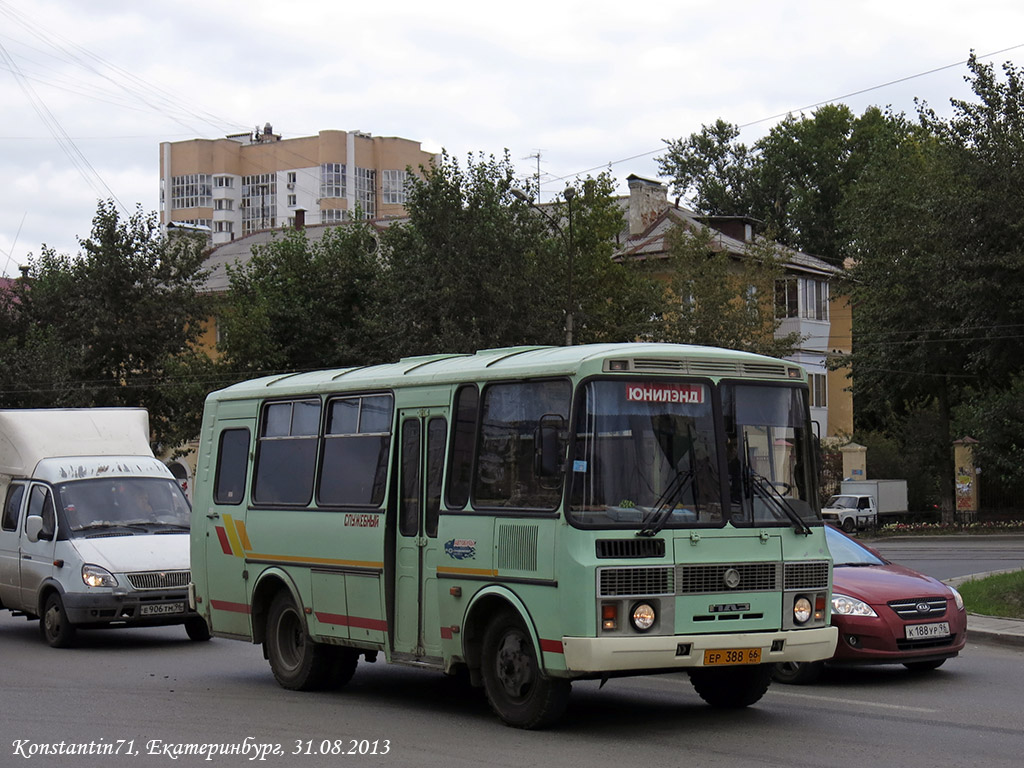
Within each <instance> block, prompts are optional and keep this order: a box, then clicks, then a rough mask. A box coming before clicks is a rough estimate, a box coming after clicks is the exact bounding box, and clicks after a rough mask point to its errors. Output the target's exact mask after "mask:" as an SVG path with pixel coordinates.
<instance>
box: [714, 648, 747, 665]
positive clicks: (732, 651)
mask: <svg viewBox="0 0 1024 768" xmlns="http://www.w3.org/2000/svg"><path fill="white" fill-rule="evenodd" d="M760 663H761V649H760V648H715V649H714V650H707V651H704V666H705V667H716V666H720V665H725V664H760Z"/></svg>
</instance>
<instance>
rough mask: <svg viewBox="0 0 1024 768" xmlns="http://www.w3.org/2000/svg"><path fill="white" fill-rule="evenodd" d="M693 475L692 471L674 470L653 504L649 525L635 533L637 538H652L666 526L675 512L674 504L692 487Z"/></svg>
mask: <svg viewBox="0 0 1024 768" xmlns="http://www.w3.org/2000/svg"><path fill="white" fill-rule="evenodd" d="M694 477H695V473H694V471H693V469H685V470H683V469H679V470H676V476H675V477H674V478H672V482H671V483H669V484H668V487H667V488H665V490H664V491H663V492H662V494H661V496H659V497H658V500H657V501H656V502H655V507H654V513H653V514H652V515H651V523H650V525H648V526H647V527H646V528H643V529H642V530H639V531H637V532H636V535H637V536H654V535H655V534H657V533H658V532H659V531H661V530H662V529H663V528H664V527H665V526H666V525H668V521H669V518H670V517H672V512H673V511H674V510H675V507H676V502H677V501H678V500H679V499H680V498H682V496H683V492H684V491H686V489H687V488H688V487H690V486H691V485H693V479H694Z"/></svg>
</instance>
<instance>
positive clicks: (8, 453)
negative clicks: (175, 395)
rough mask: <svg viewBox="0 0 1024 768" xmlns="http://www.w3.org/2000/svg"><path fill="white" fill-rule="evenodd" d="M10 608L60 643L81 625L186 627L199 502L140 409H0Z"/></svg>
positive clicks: (197, 635) (4, 565)
mask: <svg viewBox="0 0 1024 768" xmlns="http://www.w3.org/2000/svg"><path fill="white" fill-rule="evenodd" d="M0 499H2V500H3V513H2V516H0V608H6V609H8V610H10V611H11V612H12V613H13V614H14V615H16V616H19V615H20V616H26V617H27V618H29V619H36V618H39V619H41V620H40V626H39V628H40V633H41V634H42V637H43V639H44V640H46V642H48V643H49V644H50V645H51V646H53V647H55V648H59V647H66V646H69V645H71V644H72V643H73V642H74V638H75V631H76V629H78V628H99V627H110V626H153V625H167V624H184V625H185V630H186V632H187V633H188V636H189V637H190V638H192V639H193V640H208V639H209V638H210V633H209V630H208V629H207V626H206V623H205V621H204V620H203V619H202V618H201V617H200V616H198V615H196V614H195V613H194V612H193V611H190V610H189V606H188V595H187V591H188V584H189V580H190V571H189V522H190V517H191V509H190V507H189V504H188V501H187V500H186V499H185V496H184V494H182V492H181V487H180V485H179V484H178V481H177V480H176V479H175V478H174V476H173V475H172V474H171V472H170V470H169V469H168V468H167V467H166V466H164V464H163V463H161V462H160V461H158V460H157V459H156V458H155V457H154V456H153V452H152V450H151V449H150V446H149V415H148V414H147V412H146V411H145V410H143V409H141V408H82V409H39V410H0Z"/></svg>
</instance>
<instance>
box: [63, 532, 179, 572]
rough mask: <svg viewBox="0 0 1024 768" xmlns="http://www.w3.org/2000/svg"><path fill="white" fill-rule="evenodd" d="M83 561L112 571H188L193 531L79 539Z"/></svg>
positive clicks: (75, 542) (76, 546)
mask: <svg viewBox="0 0 1024 768" xmlns="http://www.w3.org/2000/svg"><path fill="white" fill-rule="evenodd" d="M74 546H75V549H77V550H78V554H79V556H80V557H81V558H82V562H83V563H92V564H94V565H98V566H101V567H103V568H106V569H107V570H108V571H110V572H111V573H127V572H131V571H185V570H188V567H189V534H188V532H183V533H161V534H146V535H137V536H109V537H102V538H94V539H75V540H74Z"/></svg>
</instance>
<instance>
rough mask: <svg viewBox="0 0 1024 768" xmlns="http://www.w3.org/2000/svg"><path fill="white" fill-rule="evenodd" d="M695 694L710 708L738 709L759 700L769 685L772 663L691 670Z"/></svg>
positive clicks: (691, 680)
mask: <svg viewBox="0 0 1024 768" xmlns="http://www.w3.org/2000/svg"><path fill="white" fill-rule="evenodd" d="M690 682H691V683H693V687H694V689H695V690H696V691H697V694H698V695H699V696H700V697H701V698H702V699H704V701H705V702H707V703H708V704H710V705H711V706H712V707H718V708H720V709H740V708H742V707H749V706H750V705H751V704H755V703H757V702H758V701H760V700H761V697H762V696H764V694H765V692H766V691H767V690H768V686H769V685H771V682H772V665H771V664H753V665H749V666H737V667H722V668H720V669H716V668H710V669H709V668H706V667H698V668H697V669H692V670H690Z"/></svg>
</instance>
